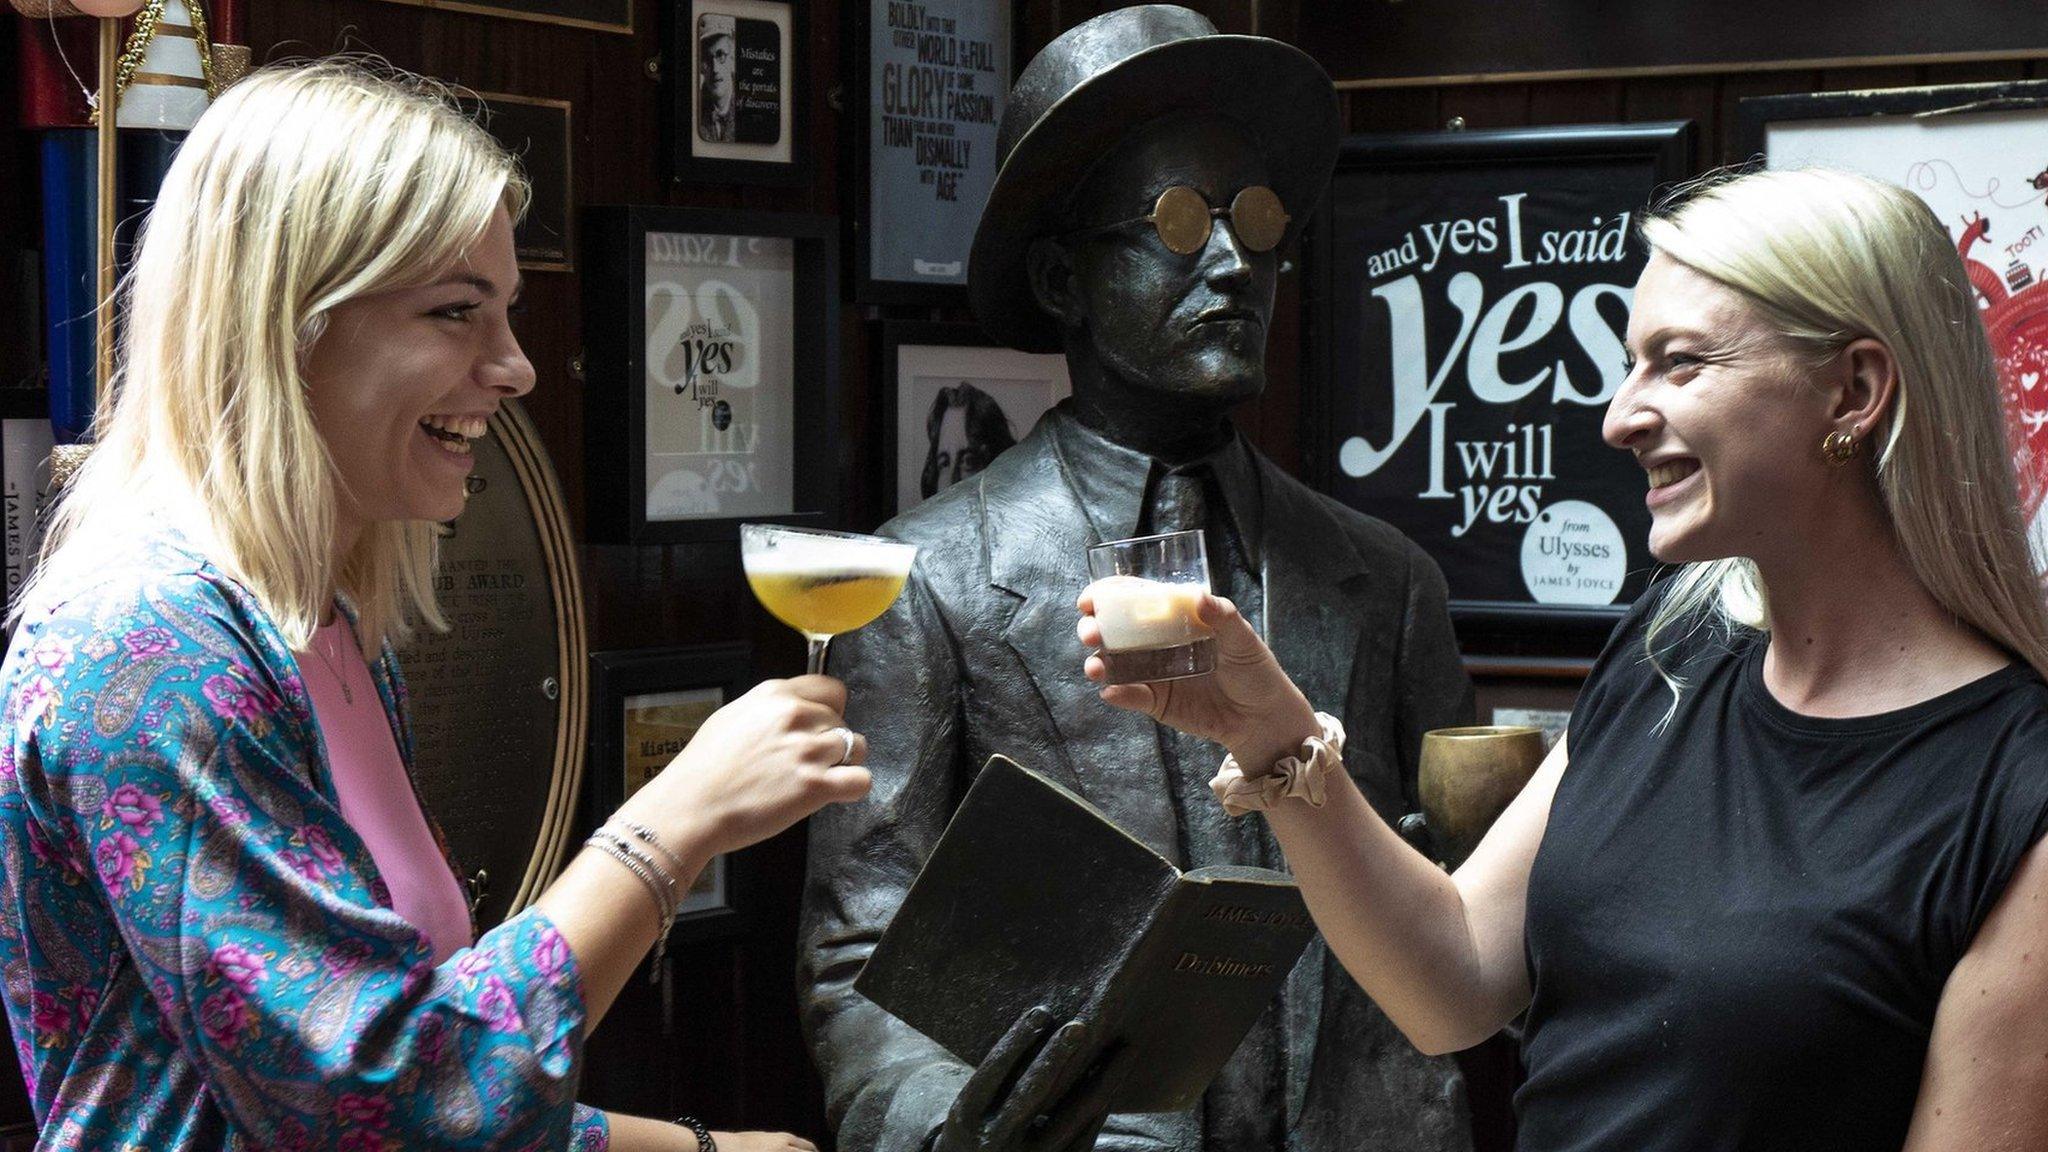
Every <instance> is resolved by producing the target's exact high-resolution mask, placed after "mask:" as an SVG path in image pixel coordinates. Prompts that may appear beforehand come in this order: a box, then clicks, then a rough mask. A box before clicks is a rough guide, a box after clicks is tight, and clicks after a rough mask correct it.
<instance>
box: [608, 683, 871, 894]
mask: <svg viewBox="0 0 2048 1152" xmlns="http://www.w3.org/2000/svg"><path fill="white" fill-rule="evenodd" d="M845 708H846V685H844V684H843V683H841V682H840V681H838V680H834V679H832V678H831V677H829V676H799V677H796V678H795V679H792V680H769V681H765V682H763V683H761V684H759V685H756V686H755V687H754V689H753V690H752V691H750V692H748V693H747V694H746V695H744V696H741V697H740V698H739V699H737V700H734V701H733V702H732V703H730V704H727V705H726V706H725V707H723V708H720V709H719V710H718V711H716V712H714V713H712V714H711V717H710V719H708V720H706V721H705V722H704V726H703V727H702V728H699V729H698V730H697V734H696V736H695V737H694V738H693V739H691V741H690V743H689V745H688V746H687V747H685V748H684V749H683V751H682V752H681V753H680V754H678V755H677V756H676V758H675V759H674V760H672V761H670V762H669V765H668V767H666V768H664V769H662V771H661V774H660V775H658V776H656V777H655V778H654V779H653V780H651V781H649V782H648V784H647V785H646V787H643V788H641V789H640V790H639V791H637V792H635V793H634V794H633V795H632V797H631V798H630V799H628V800H627V801H626V803H625V804H624V805H622V806H621V807H620V809H619V815H620V816H622V817H624V818H625V819H628V820H633V821H637V822H639V823H641V824H645V825H647V826H649V827H651V828H653V829H655V830H656V831H657V833H658V834H659V835H660V836H661V839H662V841H663V843H665V844H667V845H669V846H670V847H672V848H673V849H675V850H676V851H678V852H681V853H684V854H685V855H686V856H690V857H694V858H695V859H694V860H693V861H692V863H693V865H695V866H701V865H702V864H703V863H704V861H706V860H709V859H710V858H711V857H712V856H715V855H718V854H719V853H722V852H731V851H733V850H735V849H739V848H744V847H746V846H747V845H749V844H753V843H756V842H757V841H761V840H765V839H767V838H768V837H770V836H773V835H775V834H776V833H778V832H780V831H782V830H783V829H785V828H787V827H789V826H790V825H792V824H795V823H796V822H797V821H799V820H802V819H803V818H804V817H806V816H809V815H810V814H811V813H813V812H815V811H817V810H818V809H820V808H822V807H824V806H825V805H827V804H833V803H843V802H846V801H849V800H858V799H860V798H861V797H863V796H865V795H867V792H868V785H869V777H868V770H867V769H866V768H863V767H861V766H860V765H861V764H862V762H864V761H865V760H866V759H867V740H866V738H865V737H863V736H861V735H859V734H857V733H854V732H851V731H849V730H848V729H847V728H846V727H845V724H846V720H845V717H844V715H843V714H842V713H843V712H844V709H845Z"/></svg>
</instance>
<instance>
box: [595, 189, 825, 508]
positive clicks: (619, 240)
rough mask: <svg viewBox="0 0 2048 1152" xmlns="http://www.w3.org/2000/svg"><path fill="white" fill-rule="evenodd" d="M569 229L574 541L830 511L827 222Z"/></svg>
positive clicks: (648, 218) (777, 216) (655, 218)
mask: <svg viewBox="0 0 2048 1152" xmlns="http://www.w3.org/2000/svg"><path fill="white" fill-rule="evenodd" d="M583 221H584V239H585V248H584V251H583V253H582V255H581V259H582V261H583V263H584V265H585V267H586V274H585V275H584V277H583V291H584V334H585V339H586V341H587V346H586V348H585V349H584V366H585V367H584V371H585V383H586V389H587V398H586V402H585V404H584V438H585V439H584V443H585V452H586V455H585V464H584V471H585V475H586V478H587V482H588V483H587V490H588V500H589V517H588V522H589V532H590V538H591V539H592V540H593V541H599V542H609V543H633V544H668V543H682V542H689V541H710V540H733V539H737V538H738V532H739V524H740V522H741V521H743V520H745V521H754V522H769V523H790V524H793V523H811V522H817V521H820V520H822V519H823V518H824V517H826V516H827V515H828V514H830V513H832V512H833V511H835V510H836V508H837V498H836V493H837V490H838V486H839V483H840V478H839V466H838V461H839V456H840V447H841V446H840V443H839V435H838V426H839V418H838V377H839V352H838V349H839V294H838V275H839V230H838V226H837V225H836V224H835V223H834V222H833V221H832V220H831V219H830V218H827V217H820V216H801V215H794V214H784V213H773V214H771V213H762V212H721V211H708V210H702V209H690V208H654V207H645V208H643V207H625V208H611V207H607V208H593V209H591V210H589V211H588V212H586V213H585V214H584V217H583Z"/></svg>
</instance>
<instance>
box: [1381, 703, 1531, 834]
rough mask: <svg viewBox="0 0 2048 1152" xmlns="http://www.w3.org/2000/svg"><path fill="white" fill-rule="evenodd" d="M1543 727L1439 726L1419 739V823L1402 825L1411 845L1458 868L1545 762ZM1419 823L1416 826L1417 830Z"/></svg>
mask: <svg viewBox="0 0 2048 1152" xmlns="http://www.w3.org/2000/svg"><path fill="white" fill-rule="evenodd" d="M1544 752H1545V749H1544V746H1543V730H1542V729H1541V728H1520V727H1505V726H1497V725H1486V726H1481V727H1474V728H1438V729H1436V730H1434V731H1431V732H1425V733H1423V736H1422V764H1421V768H1420V772H1419V776H1420V779H1419V780H1418V781H1417V784H1418V788H1417V791H1418V792H1419V793H1420V794H1421V797H1422V812H1421V813H1420V817H1421V818H1420V819H1419V820H1418V819H1416V817H1414V816H1410V817H1409V818H1408V819H1407V820H1404V821H1403V822H1402V823H1403V825H1404V829H1403V830H1404V831H1405V832H1408V833H1409V834H1410V840H1411V842H1412V841H1414V840H1416V839H1418V838H1420V837H1419V836H1418V835H1417V833H1419V832H1424V831H1425V830H1426V837H1427V839H1426V846H1425V844H1418V845H1417V847H1420V848H1423V851H1424V852H1425V853H1427V854H1428V855H1430V856H1432V857H1434V858H1435V859H1436V860H1437V861H1438V862H1440V863H1441V864H1443V866H1444V867H1445V868H1448V869H1452V870H1456V869H1457V867H1458V865H1460V864H1463V863H1464V862H1465V858H1466V857H1468V856H1470V855H1472V850H1473V849H1474V848H1477V847H1479V841H1480V840H1482V839H1483V838H1485V836H1486V830H1487V829H1489V828H1491V827H1493V822H1494V821H1495V820H1498V819H1500V814H1501V813H1502V812H1504V811H1506V810H1507V806H1508V804H1509V803H1511V802H1512V801H1513V800H1514V798H1515V797H1516V796H1518V795H1520V794H1521V791H1522V787H1523V785H1526V784H1527V783H1528V782H1529V777H1531V776H1534V775H1535V774H1536V769H1537V766H1538V765H1540V764H1542V763H1543V755H1544ZM1417 825H1419V826H1420V827H1416V826H1417Z"/></svg>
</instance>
